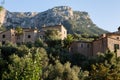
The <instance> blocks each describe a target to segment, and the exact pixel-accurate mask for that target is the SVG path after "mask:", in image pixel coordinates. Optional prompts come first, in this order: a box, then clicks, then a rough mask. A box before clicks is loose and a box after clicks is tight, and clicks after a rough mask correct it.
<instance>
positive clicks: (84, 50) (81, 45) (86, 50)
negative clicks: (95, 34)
mask: <svg viewBox="0 0 120 80" xmlns="http://www.w3.org/2000/svg"><path fill="white" fill-rule="evenodd" d="M70 53H76V54H77V53H80V54H82V55H85V56H87V57H89V56H92V54H91V53H92V42H87V41H75V42H73V43H72V44H71V47H70Z"/></svg>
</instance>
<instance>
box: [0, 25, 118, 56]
mask: <svg viewBox="0 0 120 80" xmlns="http://www.w3.org/2000/svg"><path fill="white" fill-rule="evenodd" d="M47 30H57V31H59V32H60V39H61V40H64V39H65V38H66V37H67V30H66V29H65V27H64V26H63V25H54V26H45V27H42V28H41V29H40V31H38V29H31V28H23V34H22V35H20V36H19V38H18V37H16V33H15V32H16V31H15V29H9V30H7V31H3V32H0V42H1V43H2V44H5V43H7V42H11V43H27V42H32V43H34V42H35V41H36V40H37V39H38V38H44V35H45V31H47ZM108 49H109V50H110V51H115V50H117V56H120V27H119V28H118V31H116V32H113V33H106V34H102V35H101V36H99V38H98V39H96V40H94V41H91V42H88V41H74V42H72V44H71V46H70V48H69V51H70V53H80V54H83V55H85V56H87V57H91V56H95V55H97V53H99V52H101V53H104V52H106V50H108Z"/></svg>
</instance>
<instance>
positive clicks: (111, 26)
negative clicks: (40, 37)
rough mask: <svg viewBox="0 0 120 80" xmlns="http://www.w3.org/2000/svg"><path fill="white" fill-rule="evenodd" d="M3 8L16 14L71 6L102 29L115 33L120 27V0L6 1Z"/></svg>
mask: <svg viewBox="0 0 120 80" xmlns="http://www.w3.org/2000/svg"><path fill="white" fill-rule="evenodd" d="M0 1H2V0H0ZM3 6H4V7H5V8H6V9H7V10H9V11H14V12H28V11H30V12H42V11H45V10H48V9H50V8H53V7H55V6H70V7H71V8H72V9H73V10H77V11H86V12H88V13H89V15H90V18H91V19H92V21H93V22H94V23H95V24H96V25H97V26H99V27H100V28H102V29H105V30H108V31H111V32H113V31H116V30H117V28H118V27H119V26H120V0H5V4H4V5H3Z"/></svg>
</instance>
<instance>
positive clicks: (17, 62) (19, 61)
mask: <svg viewBox="0 0 120 80" xmlns="http://www.w3.org/2000/svg"><path fill="white" fill-rule="evenodd" d="M31 52H34V53H30V52H29V54H28V55H24V56H23V57H18V56H17V55H15V54H13V55H12V56H10V59H11V64H9V65H8V71H5V72H4V73H3V75H2V79H3V80H5V79H7V80H8V79H9V80H40V79H41V72H42V70H41V56H40V55H41V53H39V49H36V50H34V51H31Z"/></svg>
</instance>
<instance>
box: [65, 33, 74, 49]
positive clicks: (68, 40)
mask: <svg viewBox="0 0 120 80" xmlns="http://www.w3.org/2000/svg"><path fill="white" fill-rule="evenodd" d="M73 40H74V39H73V36H72V35H71V34H68V35H67V38H65V39H64V48H67V49H68V48H69V47H70V45H71V43H72V42H73Z"/></svg>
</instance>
